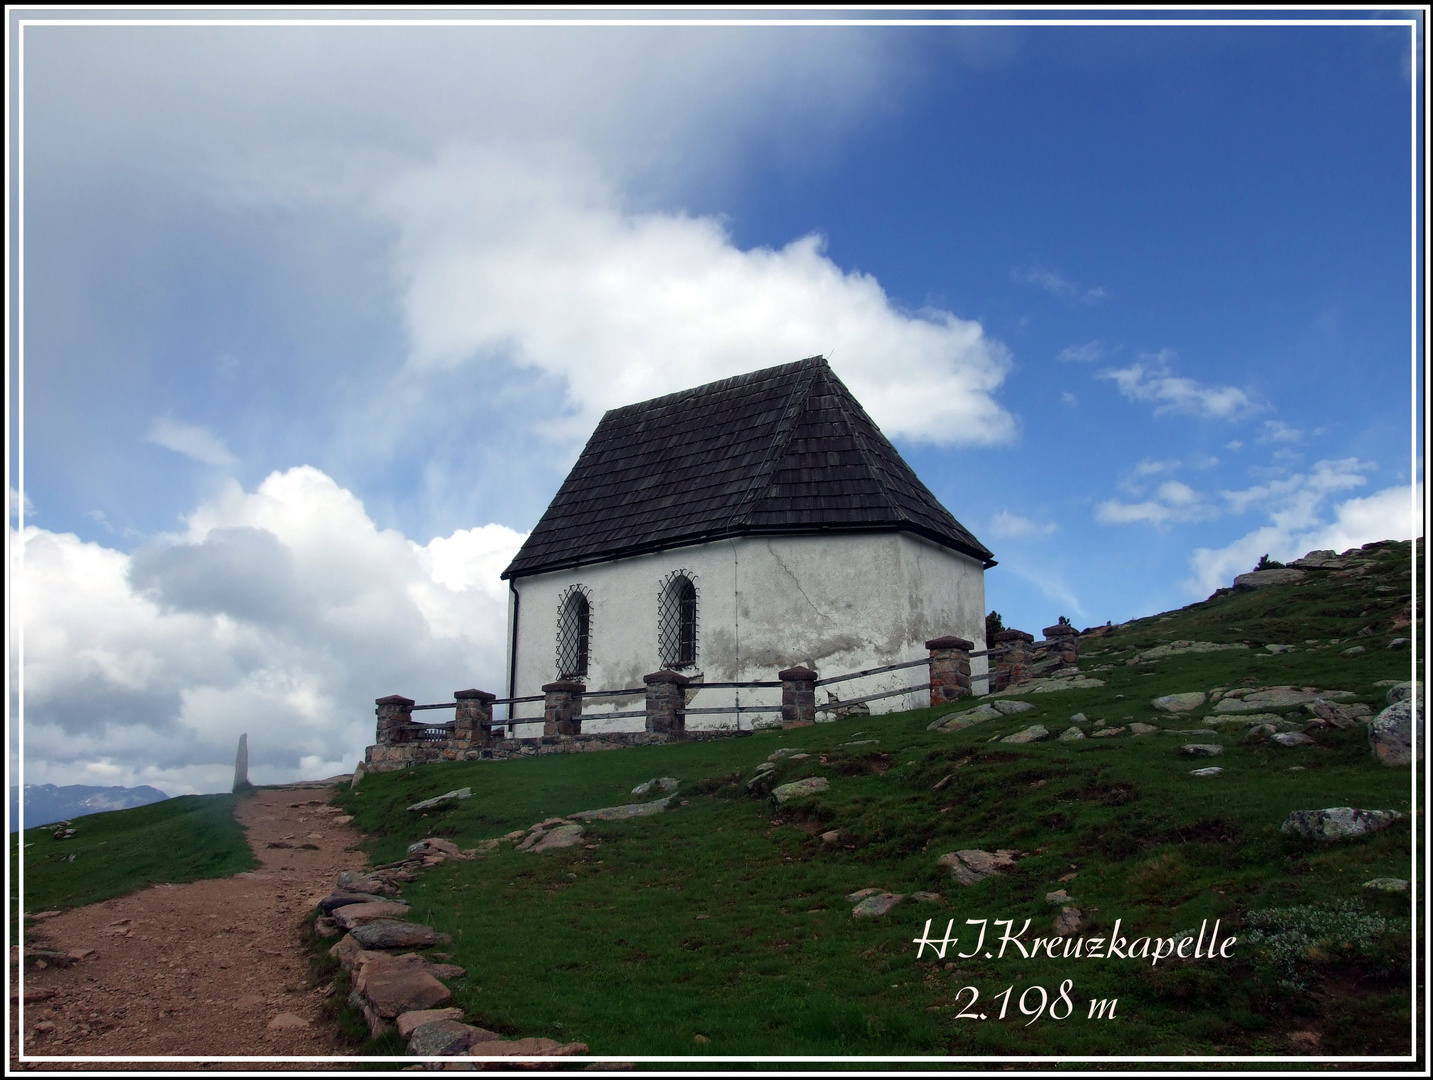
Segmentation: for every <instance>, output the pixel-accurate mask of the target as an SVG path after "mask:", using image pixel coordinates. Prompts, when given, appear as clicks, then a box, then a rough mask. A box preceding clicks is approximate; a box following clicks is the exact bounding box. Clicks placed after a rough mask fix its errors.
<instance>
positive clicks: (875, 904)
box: [851, 892, 905, 919]
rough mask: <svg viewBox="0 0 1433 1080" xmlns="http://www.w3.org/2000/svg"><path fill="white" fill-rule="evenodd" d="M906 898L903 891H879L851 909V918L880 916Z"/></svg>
mask: <svg viewBox="0 0 1433 1080" xmlns="http://www.w3.org/2000/svg"><path fill="white" fill-rule="evenodd" d="M904 899H905V897H904V896H903V895H902V894H901V893H888V892H883V893H877V894H876V895H875V896H868V897H866V898H865V899H864V900H862V901H861V902H860V903H859V904H857V905H856V906H855V907H854V908H852V909H851V918H853V919H875V918H879V917H880V916H882V915H884V914H885V913H886V912H888V911H890V910H891V908H893V907H895V906H896V905H897V904H899V903H900V902H901V901H902V900H904Z"/></svg>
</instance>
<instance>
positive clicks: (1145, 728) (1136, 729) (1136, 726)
mask: <svg viewBox="0 0 1433 1080" xmlns="http://www.w3.org/2000/svg"><path fill="white" fill-rule="evenodd" d="M1129 730H1130V734H1131V735H1153V734H1155V733H1156V732H1158V731H1159V728H1158V727H1156V726H1155V725H1154V724H1141V723H1139V722H1138V721H1136V722H1135V723H1133V724H1131V725H1130V726H1129Z"/></svg>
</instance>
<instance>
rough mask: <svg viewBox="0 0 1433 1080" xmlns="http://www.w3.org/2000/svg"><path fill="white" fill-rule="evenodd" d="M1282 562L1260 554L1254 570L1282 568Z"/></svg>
mask: <svg viewBox="0 0 1433 1080" xmlns="http://www.w3.org/2000/svg"><path fill="white" fill-rule="evenodd" d="M1283 568H1284V564H1283V563H1281V562H1279V561H1278V560H1277V559H1271V558H1269V556H1267V555H1260V556H1259V561H1258V562H1257V563H1256V564H1255V565H1254V569H1255V570H1282V569H1283Z"/></svg>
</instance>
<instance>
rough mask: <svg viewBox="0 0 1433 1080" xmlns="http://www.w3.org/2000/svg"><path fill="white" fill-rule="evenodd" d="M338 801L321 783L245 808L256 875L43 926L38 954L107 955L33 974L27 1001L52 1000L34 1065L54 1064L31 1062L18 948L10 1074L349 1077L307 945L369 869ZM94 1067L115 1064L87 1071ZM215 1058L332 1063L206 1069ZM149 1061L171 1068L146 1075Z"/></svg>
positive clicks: (38, 1012) (28, 976)
mask: <svg viewBox="0 0 1433 1080" xmlns="http://www.w3.org/2000/svg"><path fill="white" fill-rule="evenodd" d="M329 790H330V789H329V788H328V787H327V786H325V785H324V784H322V783H315V784H310V785H292V786H290V787H287V788H280V789H266V790H261V791H259V792H257V793H256V794H255V795H254V796H253V797H252V798H249V799H245V800H244V801H242V802H241V803H240V804H239V806H238V810H237V815H238V818H239V821H240V822H241V823H242V824H243V825H244V826H245V827H246V828H247V829H248V836H249V843H250V845H251V846H252V847H253V849H254V853H255V855H257V856H258V858H259V859H260V860H261V861H262V863H263V866H262V867H261V868H260V869H259V870H257V871H254V872H253V873H250V874H236V875H235V876H233V877H228V878H218V879H213V880H209V881H195V882H191V883H189V884H187V885H156V886H152V887H151V888H148V889H144V890H143V891H141V892H137V893H134V894H132V895H130V896H125V897H121V898H119V899H115V900H106V901H104V902H102V903H98V904H91V905H90V906H88V907H83V908H76V909H74V910H72V911H67V912H65V913H63V914H61V915H58V916H55V917H53V918H50V919H46V920H43V921H41V922H39V923H34V924H31V929H30V930H29V931H28V934H27V939H26V943H27V944H29V945H38V946H40V947H42V948H46V949H57V950H59V951H61V952H65V951H69V950H72V949H93V950H94V953H93V954H92V955H89V956H87V957H85V958H84V959H83V960H81V961H80V962H79V963H76V964H74V965H73V966H71V967H68V968H60V967H53V966H51V967H47V968H45V969H43V970H41V969H37V968H36V967H35V965H34V961H33V960H31V961H29V962H27V963H26V964H25V965H24V969H23V977H24V987H25V990H26V992H27V993H28V994H30V995H32V996H34V995H35V994H36V992H37V991H38V992H40V993H41V994H45V993H46V992H49V995H50V996H46V997H45V999H44V1000H41V1001H33V1002H29V1003H27V1004H25V1006H24V1009H23V1013H24V1018H23V1022H24V1030H25V1053H26V1056H27V1058H35V1059H41V1060H28V1061H25V1062H23V1063H22V1062H20V1061H19V1060H18V1059H17V1056H16V1054H17V1050H18V1046H19V1043H18V1032H19V1030H20V1027H19V1025H20V1020H21V1018H20V1012H21V1009H20V1007H19V1005H18V1004H17V999H18V981H17V979H18V976H19V975H20V974H21V971H20V965H19V964H18V963H17V962H16V961H17V960H18V957H19V947H18V946H15V947H14V948H12V951H11V957H10V960H11V963H10V971H11V974H10V991H11V993H10V1000H11V1007H10V1011H11V1020H10V1034H11V1050H10V1068H11V1070H12V1071H13V1070H17V1069H19V1070H34V1071H45V1072H48V1071H59V1070H64V1071H74V1070H91V1071H93V1070H116V1071H134V1070H141V1071H146V1072H147V1071H153V1070H166V1069H204V1070H206V1071H251V1070H263V1069H273V1070H284V1071H291V1070H304V1069H315V1070H323V1069H329V1070H332V1069H334V1068H342V1065H340V1064H339V1063H338V1062H337V1061H335V1060H334V1058H335V1057H336V1056H345V1055H346V1054H348V1053H349V1051H348V1050H347V1049H346V1048H345V1046H344V1044H343V1043H342V1042H341V1040H340V1037H339V1035H338V1032H337V1030H336V1028H335V1027H334V1026H333V1025H331V1024H329V1023H327V1022H325V1021H324V1020H323V1019H322V1018H321V1016H320V1012H319V1010H320V1007H321V1005H322V1003H323V1000H324V998H323V991H324V988H323V987H315V986H314V985H313V984H312V983H311V982H310V979H309V966H308V960H307V957H306V955H305V953H304V950H303V949H302V947H301V945H300V943H299V927H300V924H301V921H302V918H303V916H304V914H305V913H307V912H309V911H311V910H312V909H313V907H314V905H315V904H316V903H317V902H318V901H319V899H321V898H322V897H324V896H327V895H328V893H329V892H330V891H331V889H332V886H333V882H334V878H335V877H336V876H337V874H338V873H339V871H341V870H357V869H361V868H362V867H363V866H364V865H365V862H366V856H365V855H363V854H362V853H361V852H354V851H349V850H347V849H348V848H349V847H351V846H352V845H353V844H355V843H356V842H357V841H358V840H359V838H360V837H359V834H358V833H357V832H355V831H354V830H353V829H352V828H350V827H348V826H347V825H340V824H336V823H335V820H334V819H335V817H336V816H337V815H336V814H334V813H329V812H325V808H326V807H327V805H328V795H329ZM271 843H281V844H291V845H294V846H292V847H269V846H268V845H269V844H271ZM302 844H311V845H314V849H311V850H306V849H304V848H302V847H299V846H298V845H302ZM285 1016H286V1017H288V1018H286V1019H283V1020H279V1023H278V1026H271V1025H272V1024H274V1022H275V1020H276V1019H277V1018H279V1017H285ZM294 1017H296V1018H299V1020H302V1021H307V1023H300V1022H299V1020H295V1019H292V1018H294ZM285 1024H289V1025H293V1026H283V1025H285ZM91 1056H94V1057H107V1058H111V1059H113V1060H110V1061H88V1062H82V1061H78V1060H76V1059H78V1058H82V1057H91ZM208 1056H235V1057H283V1058H289V1059H293V1058H301V1057H323V1058H325V1060H324V1061H311V1062H304V1061H295V1060H288V1061H271V1062H265V1061H247V1062H215V1063H207V1064H205V1063H198V1062H195V1061H194V1059H195V1058H196V1057H208ZM150 1057H155V1058H169V1059H170V1060H169V1061H148V1062H144V1063H143V1064H137V1062H138V1061H139V1059H140V1058H150Z"/></svg>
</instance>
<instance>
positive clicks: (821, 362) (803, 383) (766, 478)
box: [723, 355, 830, 533]
mask: <svg viewBox="0 0 1433 1080" xmlns="http://www.w3.org/2000/svg"><path fill="white" fill-rule="evenodd" d="M796 363H798V364H807V365H809V370H808V371H807V372H806V373H805V374H804V376H803V377H802V378H801V379H799V380H798V381H797V382H796V383H795V385H794V386H793V387H792V389H791V397H790V398H789V399H788V400H787V403H786V411H785V412H784V413H782V415H781V420H780V421H779V422H778V424H777V429H776V438H774V439H772V440H771V445H770V446H769V447H767V450H766V457H765V459H764V460H763V461H762V463H761V467H760V468H758V469H755V470H753V473H752V481H751V484H750V485H749V486H748V487H747V490H746V493H745V494H744V495H742V497H741V502H740V503H738V504H737V506H736V508H735V509H734V510H732V512H731V517H729V518H728V519H727V523H726V528H725V529H724V530H723V531H724V532H728V533H729V532H730V531H731V530H732V528H733V527H734V526H736V525H738V524H741V523H742V522H743V521H744V520H745V517H746V515H748V514H750V513H751V509H752V507H753V506H755V505H756V500H757V497H758V495H759V494H760V492H762V491H764V490H765V489H766V488H768V487H770V485H771V470H772V469H774V468H775V467H776V463H777V462H778V461H780V460H781V459H782V458H783V457H784V456H785V455H786V448H787V447H789V446H790V445H791V439H792V437H793V436H794V435H795V434H796V426H797V425H796V421H797V419H798V418H799V417H800V416H801V414H802V413H804V412H805V411H806V410H807V408H808V407H809V406H810V403H811V387H812V384H813V383H815V381H816V376H817V375H818V374H820V373H821V371H823V370H826V371H829V370H830V368H829V367H827V365H826V358H825V357H824V356H819V355H818V356H808V357H806V358H805V359H804V360H798V361H796ZM782 366H783V367H784V366H786V365H782ZM768 370H770V369H768Z"/></svg>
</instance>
